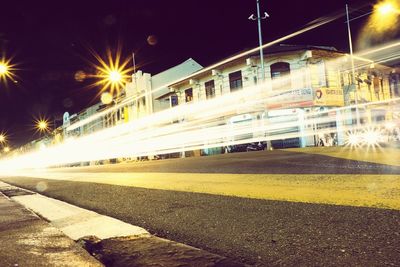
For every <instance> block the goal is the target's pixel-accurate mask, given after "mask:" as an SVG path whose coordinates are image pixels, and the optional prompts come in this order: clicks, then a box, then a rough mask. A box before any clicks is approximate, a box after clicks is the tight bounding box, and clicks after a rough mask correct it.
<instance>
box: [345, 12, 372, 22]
mask: <svg viewBox="0 0 400 267" xmlns="http://www.w3.org/2000/svg"><path fill="white" fill-rule="evenodd" d="M372 13H373V11H371V12H368V13H365V14H362V15H360V16H358V17H355V18H352V19H348V20H346V21H345V22H344V23H348V22H350V21H353V20H356V19H359V18H362V17H365V16H368V15H370V14H372Z"/></svg>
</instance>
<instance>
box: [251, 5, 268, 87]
mask: <svg viewBox="0 0 400 267" xmlns="http://www.w3.org/2000/svg"><path fill="white" fill-rule="evenodd" d="M256 1H257V17H256V16H254V14H251V16H250V17H249V19H250V20H257V24H258V45H259V47H260V64H261V81H262V82H264V81H265V68H264V51H263V48H262V46H263V41H262V31H261V20H263V19H266V18H268V17H269V15H268V13H267V12H264V16H262V17H261V14H260V0H256Z"/></svg>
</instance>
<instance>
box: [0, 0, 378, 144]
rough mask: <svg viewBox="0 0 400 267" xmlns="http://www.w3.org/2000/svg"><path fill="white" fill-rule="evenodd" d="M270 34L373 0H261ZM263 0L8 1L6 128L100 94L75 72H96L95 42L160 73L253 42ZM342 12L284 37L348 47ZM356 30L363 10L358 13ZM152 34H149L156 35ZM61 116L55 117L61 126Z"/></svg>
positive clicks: (28, 125) (14, 139)
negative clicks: (11, 73) (11, 77)
mask: <svg viewBox="0 0 400 267" xmlns="http://www.w3.org/2000/svg"><path fill="white" fill-rule="evenodd" d="M260 2H261V11H262V12H263V11H268V13H269V15H270V18H268V19H267V20H264V21H263V22H262V23H263V24H262V25H263V38H264V42H268V41H272V40H274V39H276V38H279V37H282V36H285V35H286V34H289V33H292V32H294V31H296V30H299V29H301V28H302V27H304V26H305V25H306V24H307V23H308V22H310V21H312V20H314V19H317V18H320V17H323V16H327V15H331V14H334V13H337V12H344V7H345V3H346V2H347V3H348V4H350V5H351V6H352V7H353V8H354V9H355V8H357V9H358V11H356V12H354V13H353V16H357V15H358V14H362V13H365V12H368V11H370V10H371V7H372V5H373V4H374V3H375V1H341V0H325V1H322V0H302V1H296V0H261V1H260ZM255 12H256V0H185V1H183V0H141V1H140V0H136V1H135V0H125V1H124V0H113V1H105V0H104V1H100V0H97V1H90V0H81V1H74V0H68V1H67V0H59V1H41V0H37V1H32V0H29V1H22V0H14V1H2V3H1V4H0V54H1V55H3V56H4V55H5V57H6V58H10V57H12V58H13V59H12V63H14V64H18V65H17V66H16V68H18V70H16V71H15V74H16V75H17V76H18V77H17V78H16V81H17V83H14V82H12V81H8V86H7V87H6V86H5V84H4V83H2V84H0V132H2V131H6V132H7V135H8V138H9V141H10V144H11V146H14V147H15V146H18V145H20V144H23V143H26V142H28V141H30V140H32V139H34V138H37V137H38V135H37V134H36V135H35V131H34V130H33V128H34V127H33V124H34V123H33V119H34V117H39V116H44V117H46V118H48V119H50V120H52V121H53V120H57V119H60V117H61V115H62V114H63V113H64V112H65V111H68V112H70V114H72V113H75V112H78V111H80V110H81V109H83V108H85V107H87V106H89V105H92V104H94V103H96V102H98V101H99V99H96V98H95V96H96V94H97V92H98V90H97V89H96V88H91V89H89V88H87V85H88V84H89V83H90V82H92V81H90V80H85V81H77V80H76V79H75V78H74V76H75V73H76V72H77V71H80V70H81V71H84V72H86V73H93V72H94V71H95V70H94V68H93V67H92V66H91V65H90V64H89V63H88V61H92V62H95V59H94V58H93V57H92V56H91V55H90V53H89V49H93V50H94V51H96V52H97V53H99V54H100V55H102V56H104V55H105V52H106V49H107V48H109V49H111V50H112V51H115V49H116V47H117V46H118V43H120V44H121V45H122V56H123V58H128V57H129V56H131V54H132V52H135V55H136V62H137V65H138V66H140V69H141V70H143V71H145V72H149V73H152V74H156V73H157V72H160V71H163V70H165V69H166V68H169V67H172V66H174V65H176V64H179V63H181V62H183V61H184V60H186V59H188V58H190V57H191V58H193V59H195V60H196V61H197V62H199V63H200V64H202V65H203V66H207V65H209V64H211V63H214V62H216V61H219V60H221V59H223V58H225V57H228V56H230V55H232V54H234V53H237V52H240V51H243V50H246V49H249V48H253V47H256V46H257V44H258V35H257V23H256V22H255V21H250V20H248V19H247V18H248V17H249V16H250V15H251V14H252V13H255ZM344 21H345V19H344V18H341V19H339V20H338V21H336V22H333V23H331V24H329V25H326V26H323V27H321V28H320V29H317V30H313V31H311V32H310V33H307V34H304V35H302V36H301V37H297V38H295V39H291V40H288V41H286V42H285V43H287V44H312V45H329V46H335V47H336V48H337V49H339V50H343V51H347V50H348V44H347V39H346V38H347V32H346V25H345V24H344ZM352 23H353V27H354V29H355V30H354V34H355V35H356V32H357V28H359V27H361V26H362V24H363V23H365V19H360V20H357V21H354V22H352ZM149 36H152V37H151V38H150V39H149ZM60 123H61V122H60V121H58V123H57V126H59V125H60Z"/></svg>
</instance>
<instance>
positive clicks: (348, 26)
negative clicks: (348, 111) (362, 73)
mask: <svg viewBox="0 0 400 267" xmlns="http://www.w3.org/2000/svg"><path fill="white" fill-rule="evenodd" d="M346 18H347V33H348V38H349V47H350V61H351V86H353V88H354V92H355V96H354V99H355V101H354V102H355V105H356V121H357V128H358V127H360V113H359V110H358V90H357V87H356V76H355V75H356V71H355V67H354V56H353V42H352V40H351V29H350V19H349V7H348V5H347V4H346Z"/></svg>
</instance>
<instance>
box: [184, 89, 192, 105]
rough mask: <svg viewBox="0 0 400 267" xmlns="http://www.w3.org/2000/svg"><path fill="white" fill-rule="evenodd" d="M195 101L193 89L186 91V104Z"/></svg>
mask: <svg viewBox="0 0 400 267" xmlns="http://www.w3.org/2000/svg"><path fill="white" fill-rule="evenodd" d="M192 100H193V89H192V88H189V89H186V90H185V102H191V101H192Z"/></svg>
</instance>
